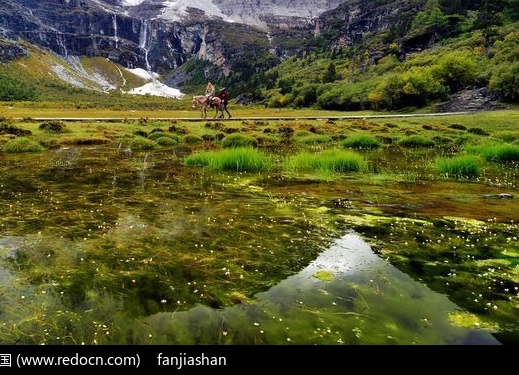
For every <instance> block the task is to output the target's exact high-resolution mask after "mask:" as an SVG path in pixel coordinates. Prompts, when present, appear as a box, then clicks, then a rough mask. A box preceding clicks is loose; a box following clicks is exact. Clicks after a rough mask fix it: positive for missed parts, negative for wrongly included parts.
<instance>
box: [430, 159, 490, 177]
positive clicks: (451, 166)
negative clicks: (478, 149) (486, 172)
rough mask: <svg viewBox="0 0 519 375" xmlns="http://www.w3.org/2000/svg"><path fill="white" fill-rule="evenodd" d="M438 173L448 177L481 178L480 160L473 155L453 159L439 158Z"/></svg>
mask: <svg viewBox="0 0 519 375" xmlns="http://www.w3.org/2000/svg"><path fill="white" fill-rule="evenodd" d="M436 165H437V167H438V171H439V172H440V173H442V174H444V175H445V176H446V177H451V176H452V177H457V178H474V177H477V176H479V170H480V164H479V159H478V158H477V157H476V156H472V155H463V156H457V157H453V158H439V159H438V160H437V162H436Z"/></svg>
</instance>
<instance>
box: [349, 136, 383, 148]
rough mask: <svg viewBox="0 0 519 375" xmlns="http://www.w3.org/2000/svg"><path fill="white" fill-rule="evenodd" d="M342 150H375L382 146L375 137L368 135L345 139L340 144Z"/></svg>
mask: <svg viewBox="0 0 519 375" xmlns="http://www.w3.org/2000/svg"><path fill="white" fill-rule="evenodd" d="M340 146H341V147H343V148H354V149H364V150H366V149H368V150H370V149H376V148H379V147H381V146H382V143H381V142H380V141H379V140H378V139H377V138H375V137H373V136H371V135H368V134H358V135H353V136H351V137H349V138H346V139H344V140H342V141H341V142H340Z"/></svg>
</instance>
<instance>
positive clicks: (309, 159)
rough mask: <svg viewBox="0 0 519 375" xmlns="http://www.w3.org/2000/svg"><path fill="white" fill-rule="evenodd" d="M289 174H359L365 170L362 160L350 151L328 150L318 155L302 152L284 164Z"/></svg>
mask: <svg viewBox="0 0 519 375" xmlns="http://www.w3.org/2000/svg"><path fill="white" fill-rule="evenodd" d="M284 168H285V169H286V170H287V171H290V172H334V173H346V172H361V171H365V170H367V163H366V161H365V160H364V158H363V157H362V156H361V155H360V154H358V153H356V152H354V151H350V150H339V149H329V150H324V151H321V152H319V153H311V152H309V151H302V152H300V153H298V154H296V155H294V156H290V157H288V158H287V159H286V161H285V163H284Z"/></svg>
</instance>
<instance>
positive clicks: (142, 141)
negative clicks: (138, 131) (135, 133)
mask: <svg viewBox="0 0 519 375" xmlns="http://www.w3.org/2000/svg"><path fill="white" fill-rule="evenodd" d="M130 148H131V149H132V150H153V149H155V148H157V144H156V143H155V142H154V141H153V140H151V139H148V138H144V137H136V138H134V139H132V141H131V142H130Z"/></svg>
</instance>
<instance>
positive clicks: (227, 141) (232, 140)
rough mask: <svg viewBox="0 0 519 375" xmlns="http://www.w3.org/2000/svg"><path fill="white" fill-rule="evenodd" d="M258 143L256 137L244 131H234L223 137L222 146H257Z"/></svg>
mask: <svg viewBox="0 0 519 375" xmlns="http://www.w3.org/2000/svg"><path fill="white" fill-rule="evenodd" d="M257 145H258V141H257V139H256V138H254V137H253V136H250V135H247V134H242V133H232V134H229V135H227V136H225V137H224V138H223V139H222V147H225V148H241V147H256V146H257Z"/></svg>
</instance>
